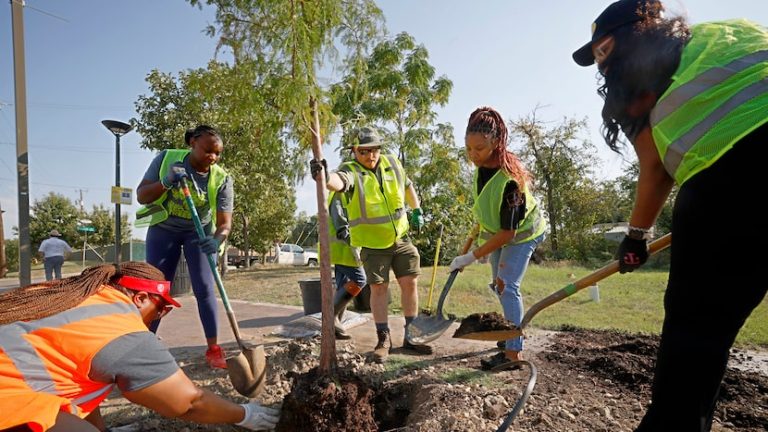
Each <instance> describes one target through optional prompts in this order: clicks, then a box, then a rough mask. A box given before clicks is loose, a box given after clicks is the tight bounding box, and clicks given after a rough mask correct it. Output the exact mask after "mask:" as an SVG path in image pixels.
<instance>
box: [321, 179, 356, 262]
mask: <svg viewBox="0 0 768 432" xmlns="http://www.w3.org/2000/svg"><path fill="white" fill-rule="evenodd" d="M334 201H339V202H341V206H342V207H343V208H344V209H345V210H346V195H345V193H344V192H331V193H330V196H329V197H328V207H329V208H330V206H331V203H333V202H334ZM329 216H330V212H329ZM328 238H329V239H330V240H331V247H330V249H331V264H339V265H344V266H347V267H359V266H360V265H361V263H360V262H358V261H357V259H356V258H355V254H354V253H353V252H352V247H351V246H350V245H348V244H347V242H345V241H343V240H339V239H338V238H336V224H335V223H334V222H333V217H328Z"/></svg>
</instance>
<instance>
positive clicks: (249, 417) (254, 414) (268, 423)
mask: <svg viewBox="0 0 768 432" xmlns="http://www.w3.org/2000/svg"><path fill="white" fill-rule="evenodd" d="M240 406H241V407H243V409H245V417H243V421H241V422H240V423H235V424H236V425H238V426H241V427H244V428H246V429H248V430H253V431H266V430H272V429H274V428H275V426H277V422H278V421H279V420H280V410H277V409H274V408H268V407H263V406H261V405H260V404H259V403H258V402H256V401H251V402H249V403H247V404H241V405H240Z"/></svg>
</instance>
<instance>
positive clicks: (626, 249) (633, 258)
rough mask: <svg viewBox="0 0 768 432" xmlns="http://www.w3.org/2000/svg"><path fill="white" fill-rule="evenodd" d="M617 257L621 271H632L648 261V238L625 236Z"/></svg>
mask: <svg viewBox="0 0 768 432" xmlns="http://www.w3.org/2000/svg"><path fill="white" fill-rule="evenodd" d="M616 259H618V260H619V273H626V272H632V271H633V270H634V269H636V268H638V267H640V266H641V265H643V264H645V262H646V261H648V240H645V239H643V240H635V239H633V238H629V237H628V236H624V240H622V241H621V244H620V245H619V251H618V253H617V254H616Z"/></svg>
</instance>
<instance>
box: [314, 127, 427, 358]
mask: <svg viewBox="0 0 768 432" xmlns="http://www.w3.org/2000/svg"><path fill="white" fill-rule="evenodd" d="M381 146H382V142H381V140H380V139H379V137H378V134H376V132H375V131H374V130H373V129H371V128H369V127H363V128H361V129H360V130H359V131H358V134H357V140H356V142H355V144H354V145H353V146H352V147H351V150H352V154H353V156H354V161H350V162H345V163H343V164H342V165H341V166H340V167H339V169H338V171H337V172H334V173H329V172H328V170H327V169H325V168H324V167H325V161H324V160H322V161H318V160H312V161H310V171H311V174H312V178H314V179H315V180H317V178H318V177H317V176H318V175H319V174H320V173H321V172H323V171H324V172H325V175H326V183H327V187H328V189H329V190H331V191H335V192H344V193H346V194H348V195H349V199H348V204H347V216H348V217H349V226H350V245H351V246H352V247H360V248H361V250H360V258H361V259H362V261H363V267H364V268H365V275H366V278H367V280H368V283H369V284H370V286H371V311H372V312H373V319H374V322H375V324H376V336H377V339H378V342H377V344H376V347H375V348H374V350H373V359H374V361H376V362H378V363H383V362H384V361H386V359H387V358H388V357H389V352H390V350H391V349H392V338H391V337H390V332H389V317H388V312H387V308H388V300H389V297H388V295H387V289H388V286H389V271H390V269H391V270H392V271H393V272H394V273H395V277H397V283H398V284H399V285H400V290H401V292H402V307H403V315H404V317H405V325H406V327H407V326H408V325H410V323H411V322H412V321H413V319H414V318H416V314H417V313H418V304H419V297H418V295H419V294H418V290H417V280H418V275H419V273H420V270H421V269H420V267H419V251H418V250H417V249H416V247H415V246H414V245H413V243H411V241H410V239H409V238H408V228H409V225H408V217H407V215H406V211H405V205H406V203H407V204H408V205H409V206H410V207H411V209H412V210H411V225H412V226H413V227H414V228H415V229H420V228H421V227H422V225H423V224H424V218H423V216H422V213H421V207H420V205H419V198H418V196H417V195H416V190H415V189H414V188H413V184H412V183H411V180H410V179H409V178H408V177H407V176H406V175H405V171H404V169H403V166H402V165H401V164H400V161H399V160H398V159H397V158H396V157H395V156H393V155H389V154H387V155H382V154H381ZM403 348H405V349H407V350H411V351H415V352H416V353H418V354H431V353H432V347H430V346H429V345H413V344H411V343H409V342H408V341H407V340H403Z"/></svg>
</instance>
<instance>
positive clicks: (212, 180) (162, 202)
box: [134, 149, 228, 228]
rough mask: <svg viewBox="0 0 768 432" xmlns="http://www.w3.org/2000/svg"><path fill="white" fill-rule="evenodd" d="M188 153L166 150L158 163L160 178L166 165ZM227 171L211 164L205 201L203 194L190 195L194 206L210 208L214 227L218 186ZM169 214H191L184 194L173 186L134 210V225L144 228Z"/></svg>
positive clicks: (178, 160)
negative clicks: (161, 160) (159, 163)
mask: <svg viewBox="0 0 768 432" xmlns="http://www.w3.org/2000/svg"><path fill="white" fill-rule="evenodd" d="M189 153H190V150H178V149H172V150H166V152H165V157H164V158H163V163H162V164H161V165H160V173H159V175H160V177H161V178H162V177H163V176H165V174H166V173H167V172H168V167H169V166H171V165H173V164H174V163H176V162H182V161H183V160H184V158H185V157H187V155H188V154H189ZM227 175H228V174H227V172H226V171H225V170H224V168H222V167H220V166H218V165H211V168H210V174H209V177H208V194H207V195H208V197H207V198H208V200H207V202H206V200H205V196H202V197H201V196H198V195H196V194H194V193H193V194H191V195H192V200H193V201H194V203H195V207H197V208H198V209H200V208H210V209H211V223H212V224H213V226H214V227H216V202H217V201H216V196H217V195H218V193H219V188H221V186H222V185H223V184H224V182H225V181H226V179H227ZM169 215H173V216H177V217H181V218H185V219H191V218H192V216H191V215H190V213H189V209H188V208H187V204H186V202H185V201H184V194H183V193H182V192H181V190H180V189H178V188H174V189H170V190H167V191H165V192H163V194H162V195H160V197H159V198H157V199H156V200H155V201H153V202H152V203H150V204H147V205H145V206H142V207H141V208H140V209H139V210H138V211H137V212H136V222H134V225H135V226H136V227H137V228H144V227H148V226H152V225H156V224H158V223H160V222H162V221H164V220H166V219H168V216H169Z"/></svg>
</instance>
